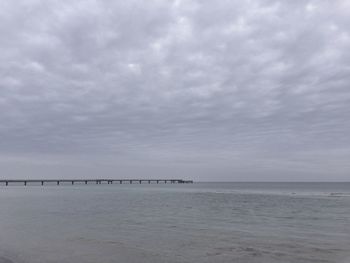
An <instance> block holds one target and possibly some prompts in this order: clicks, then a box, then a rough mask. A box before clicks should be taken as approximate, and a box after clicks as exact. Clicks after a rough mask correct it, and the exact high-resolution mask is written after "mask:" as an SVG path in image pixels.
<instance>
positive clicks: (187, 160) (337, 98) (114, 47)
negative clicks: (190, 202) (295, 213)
mask: <svg viewBox="0 0 350 263" xmlns="http://www.w3.org/2000/svg"><path fill="white" fill-rule="evenodd" d="M0 76H1V77H0V171H1V177H2V178H4V177H7V178H15V177H16V178H24V177H25V178H29V177H30V178H34V177H35V178H39V177H47V178H49V177H50V178H53V177H60V178H71V177H116V178H121V177H145V178H149V177H164V178H170V177H180V178H191V179H195V180H226V181H227V180H240V181H252V180H255V181H264V180H278V181H286V180H287V181H295V180H297V181H300V180H320V181H325V180H350V1H347V0H344V1H336V0H329V1H326V0H325V1H323V0H317V1H306V0H305V1H301V0H300V1H299V0H293V1H292V0H291V1H282V0H281V1H273V0H256V1H254V0H247V1H245V0H239V1H238V0H237V1H234V0H227V1H226V0H220V1H199V0H198V1H194V0H193V1H192V0H183V1H182V0H176V1H170V0H169V1H166V0H164V1H161V0H157V1H153V0H151V1H148V0H147V1H137V0H135V1H134V0H128V1H121V0H115V1H108V0H106V1H102V0H101V1H92V0H82V1H79V0H75V1H71V0H57V1H50V0H42V1H39V0H16V1H13V0H1V1H0Z"/></svg>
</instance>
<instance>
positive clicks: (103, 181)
mask: <svg viewBox="0 0 350 263" xmlns="http://www.w3.org/2000/svg"><path fill="white" fill-rule="evenodd" d="M34 183H35V184H41V185H45V184H49V183H50V184H56V185H60V184H61V183H66V184H67V183H70V184H72V185H74V184H76V183H80V184H92V183H93V184H113V183H118V184H125V183H126V184H133V183H137V184H159V183H164V184H166V183H170V184H188V183H193V181H192V180H183V179H8V180H7V179H1V180H0V185H5V186H8V185H9V184H23V185H24V186H26V185H28V184H34Z"/></svg>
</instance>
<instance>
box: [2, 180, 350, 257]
mask: <svg viewBox="0 0 350 263" xmlns="http://www.w3.org/2000/svg"><path fill="white" fill-rule="evenodd" d="M349 248H350V183H194V184H188V185H186V184H185V185H182V184H179V185H176V184H166V185H165V184H160V185H153V184H151V185H148V184H143V185H138V184H133V185H126V184H125V185H117V184H113V185H107V184H106V185H74V186H72V185H60V186H54V185H48V186H44V187H41V186H27V187H24V186H8V187H5V186H1V187H0V263H11V262H14V263H17V262H18V263H34V262H52V263H56V262H57V263H58V262H70V263H75V262H77V263H78V262H84V263H85V262H99V263H105V262H152V263H153V262H171V263H176V262H238V263H250V262H253V263H254V262H260V263H261V262H266V263H274V262H276V263H277V262H278V263H281V262H283V263H299V262H300V263H307V262H325V263H326V262H329V263H347V262H350V251H349Z"/></svg>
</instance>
